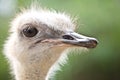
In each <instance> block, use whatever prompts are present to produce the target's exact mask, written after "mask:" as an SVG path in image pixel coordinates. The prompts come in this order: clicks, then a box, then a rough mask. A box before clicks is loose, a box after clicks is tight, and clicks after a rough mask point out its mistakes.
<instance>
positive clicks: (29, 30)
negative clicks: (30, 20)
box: [23, 26, 38, 37]
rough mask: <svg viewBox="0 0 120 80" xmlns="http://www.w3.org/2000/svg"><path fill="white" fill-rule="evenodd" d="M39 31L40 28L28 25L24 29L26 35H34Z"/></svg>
mask: <svg viewBox="0 0 120 80" xmlns="http://www.w3.org/2000/svg"><path fill="white" fill-rule="evenodd" d="M37 33H38V30H37V29H36V28H35V27H31V26H28V27H26V28H25V29H23V34H24V35H25V36H26V37H34V36H35V35H36V34H37Z"/></svg>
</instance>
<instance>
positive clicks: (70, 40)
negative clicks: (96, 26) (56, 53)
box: [62, 32, 98, 48]
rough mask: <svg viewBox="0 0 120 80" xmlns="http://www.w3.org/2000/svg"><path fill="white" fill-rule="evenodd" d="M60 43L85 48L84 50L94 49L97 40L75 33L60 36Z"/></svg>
mask: <svg viewBox="0 0 120 80" xmlns="http://www.w3.org/2000/svg"><path fill="white" fill-rule="evenodd" d="M62 42H63V43H66V44H69V45H74V46H80V47H86V48H95V47H96V46H97V44H98V41H97V39H95V38H92V37H87V36H83V35H80V34H78V33H75V32H69V33H66V34H64V35H63V36H62Z"/></svg>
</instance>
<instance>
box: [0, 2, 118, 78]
mask: <svg viewBox="0 0 120 80" xmlns="http://www.w3.org/2000/svg"><path fill="white" fill-rule="evenodd" d="M30 3H31V1H30V0H0V80H12V77H11V75H10V74H9V72H10V71H9V66H8V63H7V60H6V59H5V57H4V56H3V53H2V49H3V44H4V41H5V39H6V37H7V35H8V29H9V22H10V21H11V20H12V19H13V17H14V16H15V13H16V12H19V8H21V7H24V6H28V5H29V4H30ZM40 4H41V5H43V6H45V7H48V8H53V9H55V10H57V11H61V12H62V11H65V12H67V13H70V14H71V15H72V16H77V17H78V26H79V28H78V30H77V31H78V32H79V33H82V34H85V35H89V36H93V37H95V38H97V39H98V40H99V45H98V46H97V47H96V48H95V49H90V50H89V52H84V53H82V54H75V55H74V54H71V55H69V61H68V64H66V65H64V66H62V71H58V72H57V74H56V76H55V78H54V79H55V80H120V49H119V48H120V42H119V41H120V0H40ZM74 53H78V52H74Z"/></svg>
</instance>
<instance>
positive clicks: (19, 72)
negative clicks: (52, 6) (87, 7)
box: [4, 7, 98, 80]
mask: <svg viewBox="0 0 120 80" xmlns="http://www.w3.org/2000/svg"><path fill="white" fill-rule="evenodd" d="M75 26H76V25H75V20H74V19H72V18H71V17H70V16H68V15H66V14H65V13H60V12H56V11H54V10H47V9H42V8H36V7H31V8H30V9H24V10H23V11H22V12H21V13H19V14H18V15H17V16H16V17H15V19H14V20H13V21H12V22H11V28H10V35H9V37H8V39H7V40H6V43H5V45H4V53H5V56H6V58H7V59H8V61H9V63H10V66H11V72H12V74H13V76H14V77H15V80H49V79H50V78H51V77H53V76H54V74H55V71H56V70H60V66H59V64H58V63H60V64H63V63H65V62H66V58H67V53H68V52H66V50H68V48H70V49H71V48H75V47H80V48H82V47H84V48H95V47H96V45H97V43H98V42H97V40H96V39H95V38H91V37H86V36H83V35H81V34H78V33H76V32H74V31H75Z"/></svg>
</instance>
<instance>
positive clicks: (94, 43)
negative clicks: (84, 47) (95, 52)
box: [88, 38, 99, 48]
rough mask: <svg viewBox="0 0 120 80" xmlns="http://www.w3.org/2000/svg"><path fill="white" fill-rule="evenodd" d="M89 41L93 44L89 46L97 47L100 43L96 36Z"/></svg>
mask: <svg viewBox="0 0 120 80" xmlns="http://www.w3.org/2000/svg"><path fill="white" fill-rule="evenodd" d="M89 42H90V44H91V45H89V47H88V48H95V47H96V46H97V45H98V43H99V41H98V40H97V39H95V38H91V39H89Z"/></svg>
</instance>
